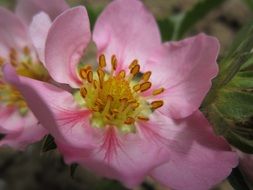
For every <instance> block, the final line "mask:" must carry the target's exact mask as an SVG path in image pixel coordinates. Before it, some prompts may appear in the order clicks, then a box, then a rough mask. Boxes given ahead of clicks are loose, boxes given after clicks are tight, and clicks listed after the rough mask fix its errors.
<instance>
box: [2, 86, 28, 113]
mask: <svg viewBox="0 0 253 190" xmlns="http://www.w3.org/2000/svg"><path fill="white" fill-rule="evenodd" d="M0 102H1V103H2V104H4V105H5V106H7V107H16V108H17V109H18V110H19V111H20V113H21V114H25V113H26V111H27V105H26V103H25V101H24V99H23V97H22V96H21V94H20V93H19V91H18V90H16V89H15V88H14V87H12V86H11V85H8V84H6V83H2V82H0Z"/></svg>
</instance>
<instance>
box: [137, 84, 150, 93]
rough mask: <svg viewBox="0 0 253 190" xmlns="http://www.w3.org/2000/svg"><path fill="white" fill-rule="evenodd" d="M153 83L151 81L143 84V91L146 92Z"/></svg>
mask: <svg viewBox="0 0 253 190" xmlns="http://www.w3.org/2000/svg"><path fill="white" fill-rule="evenodd" d="M151 85H152V83H151V82H144V83H142V84H141V86H140V89H141V92H144V91H146V90H148V89H149V88H150V87H151Z"/></svg>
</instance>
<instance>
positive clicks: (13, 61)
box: [9, 48, 18, 67]
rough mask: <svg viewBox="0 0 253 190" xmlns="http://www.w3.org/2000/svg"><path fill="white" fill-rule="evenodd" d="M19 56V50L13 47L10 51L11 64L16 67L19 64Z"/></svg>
mask: <svg viewBox="0 0 253 190" xmlns="http://www.w3.org/2000/svg"><path fill="white" fill-rule="evenodd" d="M17 56H18V54H17V51H16V50H15V49H14V48H11V49H10V53H9V58H10V63H11V65H12V66H14V67H16V66H17V65H18V61H17Z"/></svg>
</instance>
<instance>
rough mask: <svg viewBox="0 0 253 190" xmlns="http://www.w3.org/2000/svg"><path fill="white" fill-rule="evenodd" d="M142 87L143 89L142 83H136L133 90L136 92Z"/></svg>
mask: <svg viewBox="0 0 253 190" xmlns="http://www.w3.org/2000/svg"><path fill="white" fill-rule="evenodd" d="M140 89H141V85H140V84H136V85H134V86H133V90H134V91H135V92H138V91H139V90H140Z"/></svg>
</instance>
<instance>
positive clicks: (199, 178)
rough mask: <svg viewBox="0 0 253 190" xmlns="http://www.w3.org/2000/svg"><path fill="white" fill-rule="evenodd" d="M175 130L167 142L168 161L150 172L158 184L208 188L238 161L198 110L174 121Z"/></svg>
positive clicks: (190, 189) (227, 172) (187, 187)
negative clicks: (175, 124)
mask: <svg viewBox="0 0 253 190" xmlns="http://www.w3.org/2000/svg"><path fill="white" fill-rule="evenodd" d="M176 130H177V131H178V132H177V135H175V133H173V136H174V137H173V138H174V141H172V142H171V143H168V145H167V147H168V150H169V151H170V156H171V157H170V161H169V162H167V163H166V164H163V165H161V166H160V167H157V168H156V169H155V170H154V171H152V172H151V176H152V177H154V178H155V179H156V180H157V181H158V182H160V183H161V184H163V185H166V186H168V187H170V188H172V189H176V190H181V189H185V190H198V189H199V190H202V189H210V188H211V187H212V186H214V185H216V184H217V183H219V182H221V181H222V180H223V179H225V178H226V177H227V176H228V175H229V174H230V172H231V170H232V168H233V167H235V166H236V165H237V164H238V157H237V155H236V154H235V153H234V152H232V151H230V147H229V145H228V144H227V143H226V141H225V140H224V139H223V138H221V137H218V136H216V135H215V134H214V133H213V132H212V129H211V127H210V125H209V124H208V121H207V120H206V119H205V118H204V116H203V115H202V114H201V113H200V112H199V111H198V112H196V113H195V114H193V115H192V116H190V117H189V118H187V119H184V120H181V121H178V123H177V126H175V128H174V131H176ZM169 135H170V133H168V134H167V136H169Z"/></svg>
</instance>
